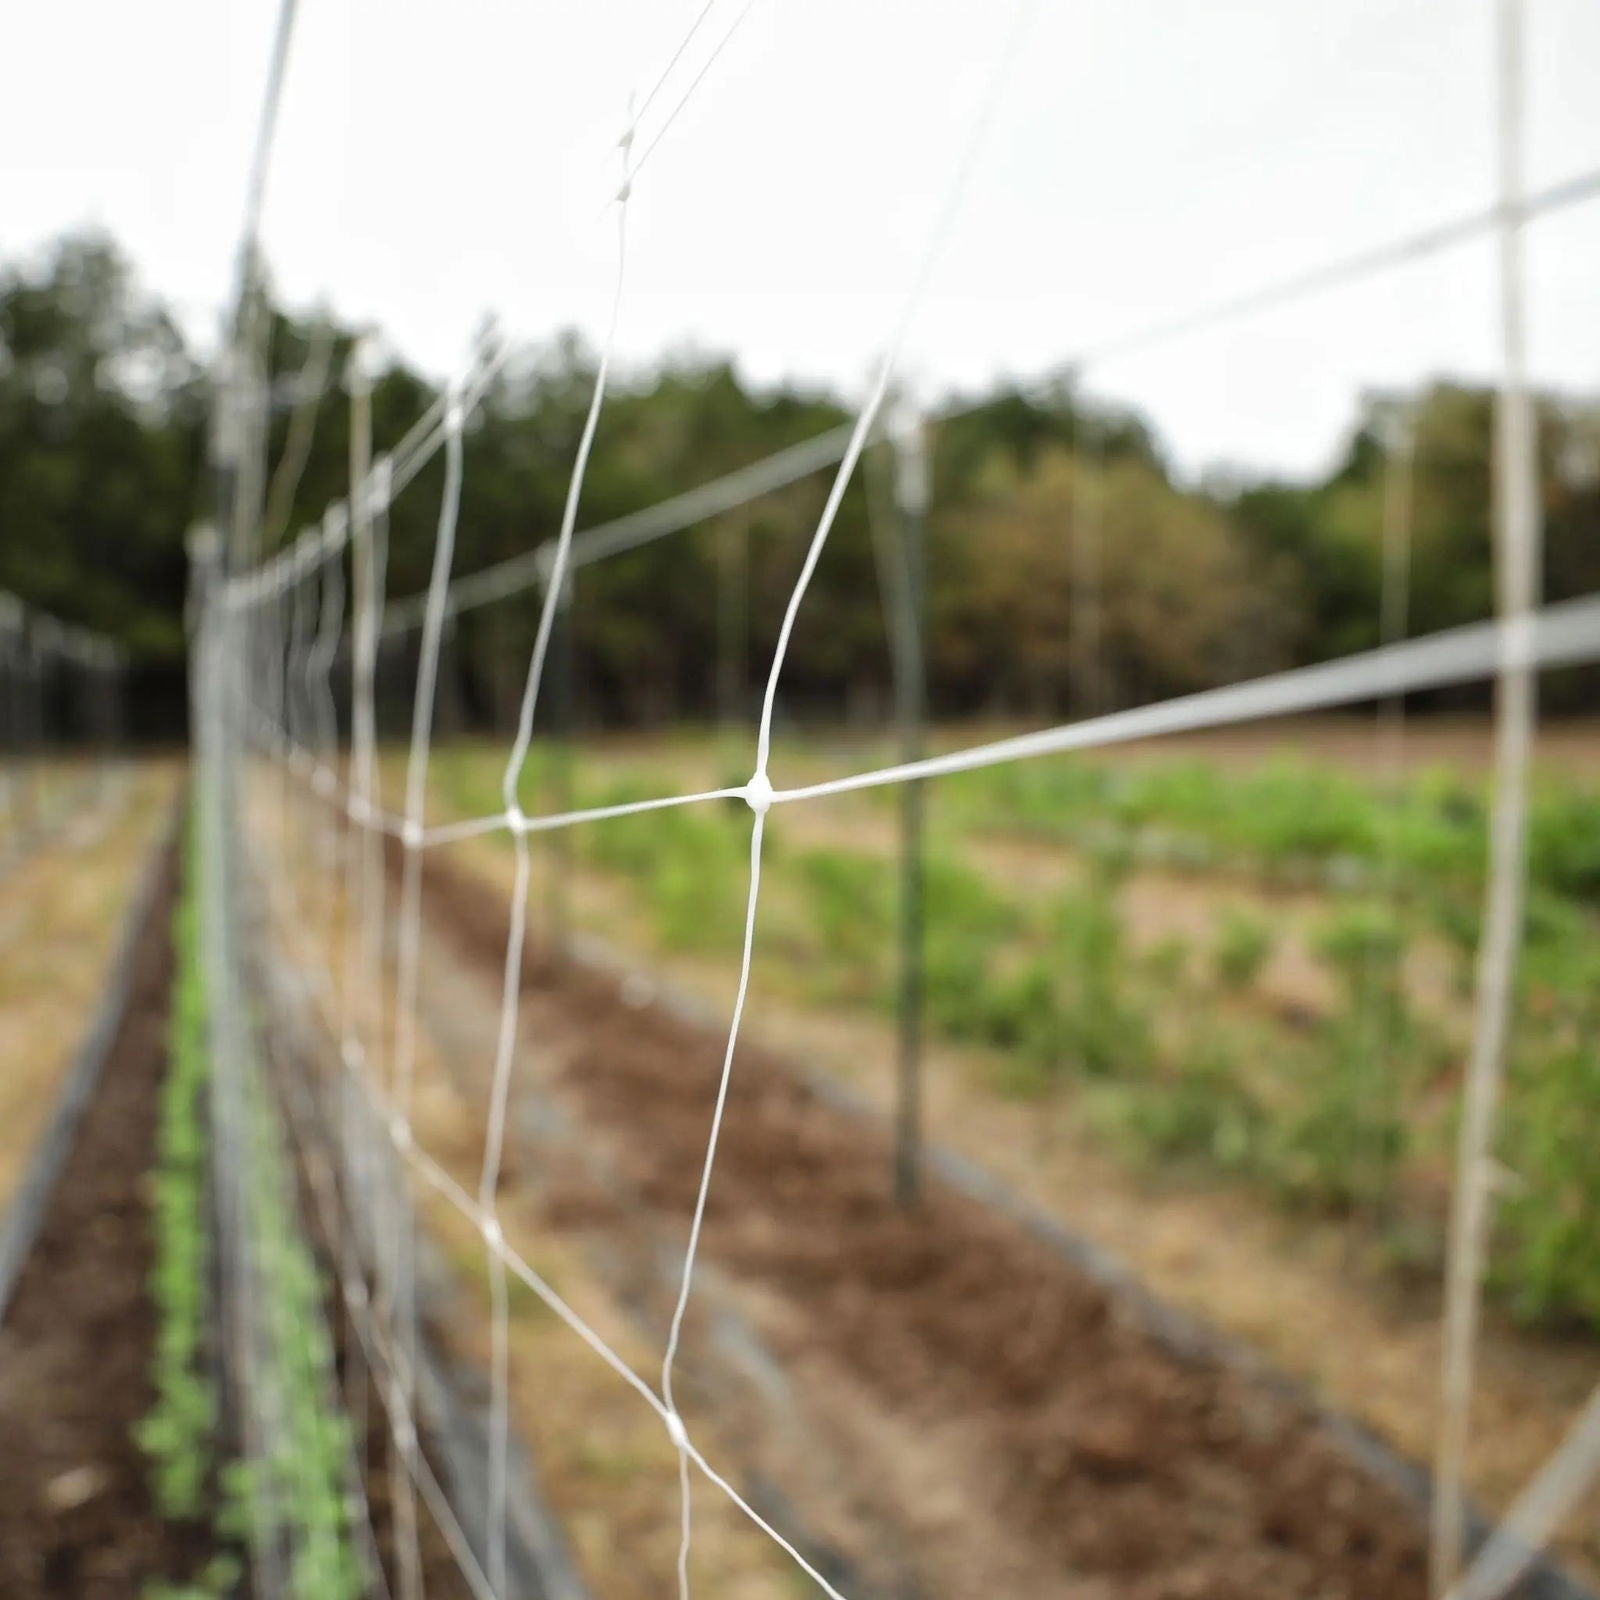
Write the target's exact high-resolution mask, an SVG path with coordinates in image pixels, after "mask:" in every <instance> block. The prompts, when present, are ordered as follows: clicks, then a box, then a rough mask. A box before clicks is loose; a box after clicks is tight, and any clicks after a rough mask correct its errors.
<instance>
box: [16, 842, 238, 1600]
mask: <svg viewBox="0 0 1600 1600" xmlns="http://www.w3.org/2000/svg"><path fill="white" fill-rule="evenodd" d="M176 878H177V867H176V859H175V857H169V859H168V861H167V862H166V864H165V867H164V869H163V879H162V883H161V886H160V889H159V892H158V893H157V895H156V897H155V901H154V905H153V908H152V911H151V922H150V928H149V932H148V935H147V936H146V937H143V938H141V939H140V940H139V941H138V943H137V946H136V948H135V951H134V955H133V961H134V970H133V974H132V986H131V989H130V992H129V996H128V1006H127V1011H126V1014H125V1016H124V1020H123V1024H122V1027H121V1029H120V1031H119V1033H118V1035H117V1038H116V1041H115V1043H114V1044H113V1046H112V1048H111V1051H110V1054H109V1056H108V1058H107V1060H106V1062H105V1065H104V1069H103V1076H102V1079H101V1085H100V1089H99V1092H98V1093H97V1094H96V1096H95V1097H94V1100H93V1101H92V1103H91V1104H90V1106H89V1108H88V1111H87V1113H86V1115H85V1117H84V1121H83V1124H82V1126H81V1128H80V1130H79V1134H78V1138H77V1140H76V1143H75V1145H74V1147H73V1149H72V1152H71V1154H70V1155H69V1156H68V1158H67V1161H66V1164H65V1166H64V1168H63V1170H62V1173H61V1176H60V1180H59V1182H58V1184H57V1186H56V1191H55V1194H54V1197H53V1199H52V1201H51V1204H50V1207H49V1210H48V1212H47V1214H46V1216H45V1218H44V1221H43V1225H42V1227H41V1229H40V1232H39V1235H38V1239H37V1242H36V1243H35V1246H34V1249H33V1251H32V1253H31V1255H30V1256H29V1258H28V1260H27V1262H26V1264H25V1265H24V1267H23V1270H22V1273H21V1276H20V1277H19V1279H18V1281H17V1287H16V1292H15V1295H14V1298H13V1299H12V1301H11V1305H10V1308H9V1310H8V1313H7V1316H6V1320H5V1322H4V1324H3V1325H0V1440H3V1441H4V1449H3V1450H0V1593H3V1594H5V1595H7V1596H15V1597H18V1600H29V1597H33V1596H68V1595H70V1596H113V1595H116V1596H121V1595H136V1594H138V1593H139V1592H140V1589H141V1587H142V1586H143V1584H144V1582H145V1581H146V1580H148V1579H150V1578H153V1577H165V1578H168V1579H171V1580H178V1579H181V1578H183V1577H185V1576H187V1575H189V1574H190V1573H192V1572H193V1571H194V1570H196V1568H197V1567H198V1566H199V1565H200V1564H202V1563H203V1562H204V1560H205V1559H206V1558H207V1557H208V1556H209V1554H210V1553H211V1541H210V1535H209V1531H208V1530H207V1529H205V1528H201V1527H188V1526H176V1525H174V1524H172V1523H168V1522H165V1521H163V1520H162V1518H161V1517H160V1516H159V1514H158V1513H157V1511H156V1509H155V1506H154V1504H153V1502H152V1500H151V1496H150V1492H149V1489H148V1486H147V1482H146V1472H145V1459H144V1457H143V1455H142V1454H141V1452H140V1450H139V1448H138V1446H137V1445H136V1444H135V1443H134V1440H133V1429H134V1427H135V1425H136V1424H137V1423H138V1422H139V1420H140V1419H141V1418H142V1417H143V1416H144V1415H145V1414H146V1413H147V1412H148V1411H149V1410H150V1407H151V1405H152V1403H153V1401H154V1398H155V1396H154V1393H153V1391H152V1389H151V1385H150V1380H149V1369H150V1359H151V1355H152V1351H153V1347H154V1341H155V1336H156V1314H155V1309H154V1307H153V1306H152V1304H151V1303H150V1300H149V1298H148V1294H147V1284H148V1280H149V1276H150V1268H151V1264H152V1261H153V1259H154V1250H155V1241H154V1233H153V1230H152V1227H151V1214H150V1204H149V1197H148V1194H147V1190H146V1174H147V1173H148V1172H149V1170H150V1167H151V1165H152V1163H153V1161H154V1158H155V1147H156V1128H157V1120H158V1112H159V1089H160V1084H161V1079H162V1076H163V1074H164V1073H165V1070H166V1062H167V1011H168V1000H169V994H170V990H171V986H172V966H173V953H172V938H171V920H172V905H173V899H174V895H175V893H176V887H177V884H176Z"/></svg>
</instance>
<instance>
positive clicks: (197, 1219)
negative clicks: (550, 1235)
mask: <svg viewBox="0 0 1600 1600" xmlns="http://www.w3.org/2000/svg"><path fill="white" fill-rule="evenodd" d="M172 788H173V783H172V775H171V774H158V775H150V774H146V775H144V776H143V777H142V778H140V779H139V780H138V782H137V784H136V786H135V791H134V796H133V799H132V801H131V803H130V804H129V806H128V808H127V811H126V812H125V813H124V814H123V815H122V817H121V818H120V819H119V820H118V821H117V822H115V823H114V824H110V825H108V826H107V827H106V828H105V830H104V832H103V835H102V836H100V837H97V838H96V839H93V840H91V841H88V842H87V843H85V844H83V848H82V850H81V853H80V854H78V855H76V856H65V857H63V858H62V859H60V860H56V861H50V862H46V861H44V860H40V861H39V862H37V863H30V865H29V872H30V877H29V879H28V881H27V882H26V883H25V885H24V887H25V888H26V889H27V891H28V893H29V895H30V897H31V899H30V903H31V904H32V905H33V906H35V907H36V908H37V921H36V922H35V923H34V924H32V925H31V926H32V927H33V928H34V929H35V930H36V931H37V932H38V933H39V935H40V936H41V938H43V937H44V936H45V935H46V934H48V936H49V938H50V939H52V940H54V941H55V943H54V944H53V945H52V944H49V943H46V944H45V945H44V946H43V948H42V949H41V948H34V949H31V950H30V951H29V952H28V956H27V959H28V960H29V961H30V962H36V961H41V960H42V961H48V959H49V958H50V957H51V956H52V955H53V956H54V957H55V958H56V959H57V960H58V961H59V962H60V964H61V967H62V973H61V978H62V984H63V988H64V991H65V993H64V995H60V996H56V997H55V1004H54V1007H53V1008H52V1007H48V1006H42V1005H40V1006H36V1008H35V1020H36V1022H37V1023H38V1026H37V1031H36V1032H35V1034H34V1035H33V1037H34V1038H35V1039H36V1040H37V1041H38V1042H39V1043H40V1044H41V1046H42V1045H43V1044H45V1043H58V1042H59V1043H61V1044H62V1050H61V1053H62V1054H63V1055H66V1056H72V1057H73V1059H72V1062H71V1068H70V1073H69V1071H68V1069H67V1066H66V1065H65V1064H62V1066H61V1067H60V1069H59V1070H57V1071H55V1072H54V1073H53V1074H52V1073H51V1072H47V1071H45V1070H43V1069H42V1068H41V1070H40V1071H39V1072H38V1073H37V1074H36V1075H34V1076H33V1077H31V1078H29V1079H28V1085H27V1087H28V1092H29V1096H31V1097H33V1098H36V1099H37V1100H39V1101H42V1102H43V1103H42V1105H41V1104H34V1103H33V1098H28V1097H24V1098H23V1099H22V1100H21V1101H19V1111H20V1110H26V1112H27V1118H26V1121H25V1122H23V1121H22V1118H21V1117H20V1116H19V1117H18V1118H17V1119H15V1120H17V1121H19V1122H22V1127H23V1130H24V1132H25V1133H26V1134H27V1135H28V1137H29V1139H30V1141H31V1142H30V1143H29V1145H28V1146H27V1147H26V1148H24V1142H23V1138H22V1136H20V1135H19V1134H18V1133H17V1132H16V1130H15V1129H12V1128H8V1130H7V1132H8V1136H9V1143H8V1146H7V1149H8V1153H10V1154H12V1155H14V1156H15V1162H14V1167H13V1171H14V1173H15V1174H16V1175H17V1177H18V1179H19V1181H18V1182H17V1183H16V1184H15V1185H14V1189H15V1193H14V1195H13V1197H12V1198H13V1201H14V1206H13V1209H12V1210H11V1212H10V1213H8V1214H7V1216H6V1224H7V1233H6V1235H5V1239H6V1252H5V1253H4V1254H5V1259H7V1260H8V1261H9V1260H11V1259H12V1258H13V1257H16V1258H17V1267H18V1270H17V1272H16V1275H15V1278H14V1279H10V1278H8V1279H6V1280H5V1282H4V1283H3V1285H0V1437H4V1439H5V1441H6V1447H7V1448H6V1452H5V1460H4V1462H3V1463H0V1592H3V1593H5V1594H6V1595H8V1596H11V1595H15V1596H18V1597H19V1600H26V1597H30V1596H39V1597H44V1596H54V1595H65V1594H73V1595H77V1594H108V1595H111V1594H115V1595H130V1596H133V1595H139V1596H144V1597H146V1600H159V1597H161V1596H168V1595H170V1596H180V1595H181V1596H183V1597H186V1600H189V1597H193V1600H203V1597H206V1596H221V1595H225V1594H230V1593H235V1592H238V1590H239V1586H240V1584H241V1582H243V1581H244V1580H245V1577H246V1574H247V1573H248V1571H249V1569H250V1566H251V1563H252V1560H253V1558H254V1556H255V1555H256V1553H257V1552H258V1551H259V1549H260V1547H261V1546H260V1540H259V1538H258V1532H259V1528H260V1527H261V1526H262V1525H263V1524H261V1523H260V1520H259V1519H260V1517H261V1516H262V1515H263V1512H264V1510H265V1509H271V1508H275V1509H271V1515H272V1517H273V1519H274V1520H273V1523H272V1526H273V1527H274V1528H276V1529H279V1530H280V1532H279V1533H278V1534H277V1535H275V1536H274V1537H276V1538H278V1539H280V1540H281V1544H280V1548H281V1550H282V1552H283V1555H284V1558H285V1559H286V1560H288V1561H289V1562H290V1564H291V1565H290V1568H289V1571H290V1573H291V1575H292V1584H293V1590H292V1592H294V1593H296V1594H297V1595H304V1596H306V1597H308V1600H347V1597H348V1600H353V1597H354V1596H356V1595H360V1594H364V1593H367V1592H368V1590H369V1582H371V1581H376V1573H377V1571H378V1569H379V1566H380V1565H381V1566H382V1567H383V1568H384V1569H386V1570H391V1571H392V1562H393V1554H394V1543H393V1534H394V1529H393V1518H392V1507H391V1506H390V1505H389V1504H388V1502H387V1500H386V1498H385V1497H384V1495H383V1493H382V1492H381V1491H382V1489H383V1488H385V1487H386V1486H387V1485H386V1482H385V1481H384V1480H382V1479H380V1478H379V1477H378V1475H377V1474H376V1473H375V1474H374V1475H373V1492H372V1493H371V1494H370V1495H369V1494H367V1493H365V1492H363V1493H362V1494H361V1495H360V1497H359V1504H360V1505H361V1506H362V1507H363V1512H362V1513H361V1518H362V1521H361V1526H360V1527H358V1526H357V1523H356V1521H355V1518H354V1516H353V1514H352V1512H351V1508H350V1506H349V1505H347V1503H346V1495H345V1490H346V1484H345V1481H344V1480H343V1479H342V1478H341V1477H340V1476H339V1473H340V1472H341V1471H342V1470H343V1464H344V1463H345V1462H346V1461H348V1460H349V1459H350V1456H351V1450H352V1444H353V1441H354V1440H357V1439H361V1438H362V1434H361V1430H360V1429H359V1428H355V1427H354V1426H353V1424H352V1422H351V1421H350V1420H349V1419H348V1418H346V1417H344V1416H343V1415H342V1414H341V1412H340V1411H339V1409H338V1405H337V1400H336V1398H335V1396H334V1395H333V1394H332V1393H330V1392H329V1391H327V1390H325V1389H323V1388H320V1387H319V1386H318V1385H317V1384H316V1383H315V1381H314V1380H313V1379H312V1378H311V1376H310V1375H309V1373H307V1374H303V1375H302V1376H303V1377H304V1379H305V1381H303V1382H302V1383H301V1384H300V1385H299V1386H298V1388H297V1391H296V1393H295V1396H294V1400H295V1405H294V1411H295V1414H296V1415H298V1416H300V1417H301V1418H303V1419H304V1421H305V1424H306V1425H305V1426H304V1427H302V1428H301V1429H300V1431H299V1432H298V1433H291V1443H292V1445H293V1452H292V1455H293V1458H292V1460H291V1459H289V1458H287V1457H284V1456H281V1455H280V1456H269V1457H264V1458H260V1459H257V1460H255V1461H253V1462H252V1464H251V1465H250V1466H249V1467H246V1466H245V1465H244V1464H243V1462H242V1459H241V1457H242V1454H243V1452H242V1450H241V1448H240V1444H239V1440H238V1436H237V1430H238V1422H237V1410H236V1406H234V1405H233V1404H230V1400H229V1394H230V1385H231V1383H232V1381H233V1380H232V1378H231V1377H230V1372H231V1368H232V1364H233V1362H235V1361H236V1360H237V1358H238V1355H239V1349H238V1347H237V1346H236V1345H235V1344H233V1343H230V1340H229V1339H228V1338H226V1337H224V1336H223V1328H224V1327H225V1326H228V1327H233V1328H235V1329H237V1327H238V1326H239V1324H238V1323H237V1322H236V1321H231V1320H230V1316H231V1313H232V1312H233V1311H234V1310H235V1309H236V1305H235V1304H234V1303H233V1302H231V1301H229V1300H228V1299H227V1293H226V1291H225V1290H224V1287H223V1286H224V1284H225V1283H226V1282H227V1281H228V1279H229V1277H230V1273H229V1272H228V1271H226V1270H224V1264H223V1263H222V1262H221V1261H220V1259H219V1255H218V1250H217V1243H216V1234H215V1231H214V1226H213V1210H212V1196H213V1175H212V1173H211V1165H210V1150H209V1141H208V1135H207V1129H208V1119H207V1115H206V1110H205V1098H206V1094H207V1083H208V1078H209V1070H210V1056H209V1052H210V1038H209V1035H208V1031H207V1017H206V1004H205V999H204V994H203V990H202V987H201V984H200V978H199V970H198V958H199V943H198V938H199V929H198V922H197V917H196V909H195V906H194V904H193V887H194V873H193V865H194V864H193V861H192V860H191V861H190V862H189V863H188V870H185V871H180V866H179V860H178V856H179V852H178V850H177V849H176V847H175V845H174V844H172V843H171V842H170V841H169V842H168V843H167V844H164V845H162V846H161V848H160V851H159V853H158V854H157V855H156V856H154V857H153V856H152V849H153V845H154V843H155V825H156V823H157V821H158V819H160V818H162V817H165V818H168V819H170V818H171V815H172V805H171V794H172ZM124 857H126V858H127V859H124ZM46 874H48V876H45V875H46ZM135 874H137V876H138V877H139V881H140V882H141V883H142V885H143V888H142V890H141V893H140V894H139V896H138V897H137V899H133V898H132V884H131V882H129V881H128V880H129V878H130V877H131V876H134V875H135ZM46 884H48V885H49V889H48V890H47V889H46V887H45V886H46ZM86 919H87V920H86ZM100 920H103V921H104V922H105V924H106V926H105V927H104V929H103V930H102V929H101V928H100V926H99V922H100ZM102 933H103V937H102ZM114 943H115V944H116V948H117V952H118V954H117V958H116V960H115V961H114V962H113V961H112V960H111V959H110V958H109V951H108V949H107V947H109V946H111V945H112V944H114ZM94 958H99V959H94ZM78 967H82V968H84V969H88V970H87V971H86V972H84V973H79V972H78V970H77V968H78ZM31 970H32V971H33V974H34V977H35V980H36V981H37V980H38V978H39V974H40V973H41V972H48V970H49V968H48V967H34V968H32V969H31ZM108 970H109V977H108V975H107V974H108ZM74 984H76V985H77V988H74V987H73V986H74ZM97 987H98V988H99V989H100V990H101V991H102V993H100V994H96V992H95V990H96V988H97ZM74 995H76V996H77V1005H78V1009H77V1011H76V1013H75V1015H74V1017H73V1020H74V1021H75V1023H76V1029H75V1037H74V1038H73V1040H72V1045H73V1046H75V1047H80V1048H78V1051H77V1054H76V1055H75V1056H73V1050H72V1048H70V1047H68V1046H66V1044H65V1042H64V1037H58V1036H64V1035H65V1034H66V1032H67V1025H66V1019H65V1017H64V1015H63V1014H62V1012H63V1008H64V1007H65V1006H66V1005H67V1003H68V999H69V998H70V997H72V996H74ZM39 1019H43V1020H42V1021H39ZM45 1023H49V1024H52V1025H53V1027H54V1032H51V1031H50V1030H48V1029H47V1028H46V1027H45V1026H44V1024H45ZM91 1024H92V1025H93V1026H92V1029H91ZM86 1032H87V1038H85V1037H84V1035H85V1033H86ZM19 1065H20V1064H19ZM19 1076H20V1074H19ZM258 1220H259V1219H258ZM281 1224H282V1227H281V1237H280V1238H279V1239H278V1242H277V1249H276V1251H275V1252H267V1253H268V1254H275V1256H276V1259H277V1261H278V1262H279V1263H280V1265H281V1266H282V1267H283V1269H284V1271H283V1273H282V1274H280V1278H279V1279H278V1280H273V1279H271V1277H270V1274H269V1275H268V1277H267V1278H266V1280H264V1282H263V1288H264V1289H265V1290H266V1291H267V1295H268V1299H269V1300H270V1303H271V1306H272V1313H273V1318H274V1320H275V1321H276V1322H277V1323H278V1325H280V1326H283V1325H285V1324H293V1325H295V1326H296V1327H298V1329H299V1330H300V1331H299V1335H298V1336H299V1337H300V1338H301V1339H302V1340H303V1341H309V1340H311V1339H312V1338H314V1337H315V1333H314V1326H313V1324H314V1321H315V1318H314V1316H313V1314H312V1313H313V1308H314V1306H315V1302H316V1300H317V1298H318V1297H319V1296H320V1295H321V1294H322V1292H323V1290H322V1288H321V1287H320V1286H319V1269H318V1268H317V1267H316V1266H315V1265H314V1264H313V1258H312V1255H311V1252H310V1249H309V1247H308V1246H307V1244H306V1243H305V1242H304V1241H303V1238H302V1236H301V1231H300V1225H299V1219H298V1216H297V1214H296V1212H295V1210H294V1209H293V1206H292V1202H291V1209H289V1210H288V1211H286V1212H284V1213H283V1214H282V1216H281ZM232 1265H233V1272H235V1273H236V1272H237V1270H238V1264H237V1263H234V1264H232ZM258 1333H259V1329H250V1330H249V1332H248V1334H247V1337H248V1338H250V1339H252V1340H253V1339H255V1338H256V1337H257V1335H258ZM335 1354H336V1355H337V1357H338V1358H339V1361H340V1363H341V1365H343V1364H345V1362H346V1360H347V1357H348V1350H347V1348H345V1347H344V1345H343V1344H342V1343H341V1345H340V1347H339V1348H338V1349H337V1350H336V1352H335ZM362 1415H363V1417H364V1418H365V1419H366V1434H365V1441H364V1447H363V1448H364V1457H365V1459H366V1460H367V1461H369V1462H371V1461H375V1460H377V1459H379V1458H381V1457H382V1456H384V1454H385V1451H384V1445H385V1443H386V1441H387V1437H388V1428H387V1424H386V1420H385V1418H384V1416H383V1413H382V1411H381V1408H379V1407H376V1406H371V1407H367V1408H364V1409H363V1413H362ZM319 1474H321V1477H320V1479H319ZM319 1481H320V1483H321V1485H322V1496H323V1497H322V1500H321V1502H320V1505H319V1504H314V1503H313V1499H314V1496H315V1494H316V1492H317V1486H318V1483H319ZM285 1508H287V1509H285ZM421 1551H422V1559H423V1571H424V1573H425V1574H426V1575H427V1578H428V1583H429V1592H430V1593H434V1594H438V1595H440V1596H444V1597H449V1596H452V1595H457V1594H463V1595H464V1594H465V1593H466V1592H467V1591H466V1590H465V1588H464V1587H463V1586H462V1584H461V1580H460V1576H459V1570H458V1567H457V1565H456V1562H455V1559H454V1557H453V1555H452V1554H451V1552H450V1551H449V1549H448V1548H447V1546H446V1545H445V1544H444V1542H443V1540H442V1537H441V1535H440V1534H439V1532H438V1530H437V1529H435V1528H433V1527H431V1526H430V1527H428V1528H425V1529H424V1530H423V1537H422V1542H421Z"/></svg>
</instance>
